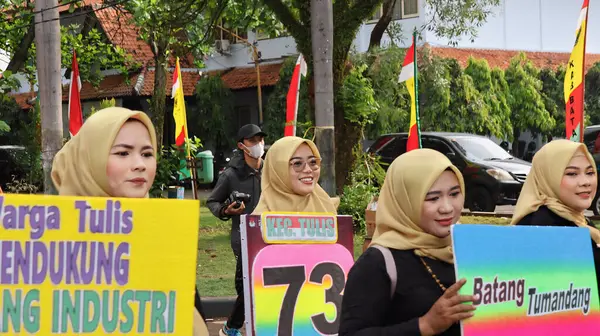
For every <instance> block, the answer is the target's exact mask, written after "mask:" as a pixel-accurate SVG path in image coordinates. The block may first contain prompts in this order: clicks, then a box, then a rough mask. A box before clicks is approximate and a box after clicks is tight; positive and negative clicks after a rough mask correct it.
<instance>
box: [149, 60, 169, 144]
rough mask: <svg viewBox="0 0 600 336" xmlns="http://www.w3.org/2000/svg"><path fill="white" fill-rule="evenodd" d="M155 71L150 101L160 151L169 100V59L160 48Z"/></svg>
mask: <svg viewBox="0 0 600 336" xmlns="http://www.w3.org/2000/svg"><path fill="white" fill-rule="evenodd" d="M154 61H155V63H154V64H155V65H156V66H155V71H154V91H153V92H152V99H151V100H150V111H151V116H152V123H153V124H154V128H155V129H156V143H157V144H158V151H160V148H161V146H162V144H163V134H164V133H163V132H164V130H163V129H164V125H165V104H166V99H167V92H166V91H167V88H166V87H167V57H166V54H165V50H164V49H162V48H159V50H158V52H157V53H156V56H154Z"/></svg>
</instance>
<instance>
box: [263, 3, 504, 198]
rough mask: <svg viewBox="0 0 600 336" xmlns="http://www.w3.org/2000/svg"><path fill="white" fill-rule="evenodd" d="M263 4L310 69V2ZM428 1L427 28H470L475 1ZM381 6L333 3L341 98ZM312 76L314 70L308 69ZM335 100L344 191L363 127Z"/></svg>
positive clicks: (339, 181)
mask: <svg viewBox="0 0 600 336" xmlns="http://www.w3.org/2000/svg"><path fill="white" fill-rule="evenodd" d="M262 1H263V2H264V4H265V5H266V6H267V7H269V8H270V9H271V10H272V11H273V12H274V13H275V15H276V16H277V18H278V19H279V21H281V23H283V25H284V26H285V27H286V29H287V31H288V32H289V33H290V35H291V36H292V37H293V38H294V40H295V41H296V45H297V48H298V51H299V52H301V53H302V54H303V55H304V57H305V59H306V62H307V64H308V65H309V68H311V67H312V63H313V55H312V47H311V23H310V1H305V0H262ZM428 1H429V2H428V3H429V4H430V6H432V8H433V9H434V15H433V16H432V20H431V21H430V22H428V23H427V25H426V27H427V29H430V30H432V31H433V32H434V33H436V34H437V35H438V36H443V37H452V36H458V35H460V34H458V33H459V32H464V31H465V28H464V27H468V26H471V24H472V21H473V20H472V19H473V16H472V15H471V13H472V12H471V11H470V10H471V9H472V8H473V7H472V6H473V4H474V2H473V0H469V1H467V3H468V4H469V5H468V6H465V7H461V6H458V7H456V6H454V7H453V6H446V4H447V3H448V1H443V0H428ZM498 1H499V0H489V2H490V3H498ZM381 3H382V0H361V1H334V3H333V29H334V32H333V46H334V50H333V86H334V95H335V96H337V95H338V93H339V90H340V88H341V86H342V85H343V83H344V78H345V77H346V76H347V75H348V73H349V70H350V68H351V66H350V67H348V63H347V61H348V54H349V51H350V48H351V46H352V42H353V41H354V38H355V37H356V33H357V31H358V29H359V28H360V26H361V25H362V23H363V22H364V21H365V20H367V19H368V18H370V17H371V16H372V15H373V13H374V12H375V10H376V9H377V8H378V6H379V5H381ZM452 3H454V2H452ZM477 3H483V2H477ZM453 15H462V17H453ZM474 15H476V17H478V18H481V20H480V21H481V23H480V24H479V25H481V24H483V22H484V21H485V17H484V16H482V15H483V14H481V13H479V14H477V13H475V14H474ZM477 15H478V16H477ZM476 27H477V25H475V26H474V27H473V28H472V29H473V31H474V29H475V28H476ZM467 31H468V29H467ZM310 73H311V71H310V70H309V74H310ZM335 101H336V103H335V143H336V153H335V158H336V163H335V169H336V172H335V176H336V185H337V188H338V191H341V188H342V187H343V186H344V184H345V183H346V181H347V177H348V172H349V171H351V169H352V167H353V163H354V156H353V155H352V150H353V148H354V147H355V146H356V144H357V143H358V142H359V140H360V134H361V132H360V130H361V125H359V124H357V123H355V122H352V121H351V120H349V119H348V118H347V115H346V112H345V110H344V107H343V106H341V104H340V99H337V98H336V100H335Z"/></svg>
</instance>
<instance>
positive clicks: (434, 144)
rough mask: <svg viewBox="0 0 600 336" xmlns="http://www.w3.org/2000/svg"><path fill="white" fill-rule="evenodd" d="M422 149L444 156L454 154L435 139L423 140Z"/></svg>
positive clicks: (445, 145)
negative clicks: (431, 150)
mask: <svg viewBox="0 0 600 336" xmlns="http://www.w3.org/2000/svg"><path fill="white" fill-rule="evenodd" d="M422 141H423V147H424V148H430V149H433V150H436V151H438V152H440V153H442V154H444V155H446V156H447V155H448V154H454V151H453V150H452V149H451V148H450V147H449V146H448V145H447V144H445V143H444V142H443V141H441V140H437V139H423V140H422Z"/></svg>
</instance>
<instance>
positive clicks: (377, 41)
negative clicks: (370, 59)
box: [369, 0, 398, 50]
mask: <svg viewBox="0 0 600 336" xmlns="http://www.w3.org/2000/svg"><path fill="white" fill-rule="evenodd" d="M396 1H398V0H385V1H384V2H383V10H382V11H383V15H381V17H380V18H379V21H377V24H376V25H375V27H373V31H372V32H371V39H370V40H369V50H371V49H373V48H375V47H379V46H380V45H381V38H382V37H383V33H385V30H386V29H387V27H388V26H389V25H390V22H392V14H394V6H395V5H396Z"/></svg>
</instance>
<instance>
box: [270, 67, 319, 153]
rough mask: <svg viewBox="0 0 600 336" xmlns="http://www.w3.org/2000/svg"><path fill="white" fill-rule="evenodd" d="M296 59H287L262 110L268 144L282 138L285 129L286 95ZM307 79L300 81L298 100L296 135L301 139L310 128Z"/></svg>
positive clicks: (310, 116) (310, 115)
mask: <svg viewBox="0 0 600 336" xmlns="http://www.w3.org/2000/svg"><path fill="white" fill-rule="evenodd" d="M296 60H297V57H288V58H287V59H286V60H285V61H284V62H283V65H282V66H281V70H279V81H278V82H277V84H275V87H274V88H273V92H271V94H270V95H269V98H268V100H267V104H266V105H265V108H264V123H263V130H264V131H265V133H267V134H268V135H269V139H268V140H269V142H274V141H276V140H277V139H279V138H282V137H283V130H284V127H285V114H286V110H287V94H288V90H289V88H290V81H291V79H292V75H293V73H294V67H295V65H296ZM308 85H309V82H308V80H307V78H301V79H300V94H299V98H298V116H297V123H296V135H297V136H299V137H302V136H303V135H304V133H305V132H306V131H307V130H308V129H309V128H310V127H311V125H312V124H313V123H312V112H311V108H310V104H309V98H308Z"/></svg>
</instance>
